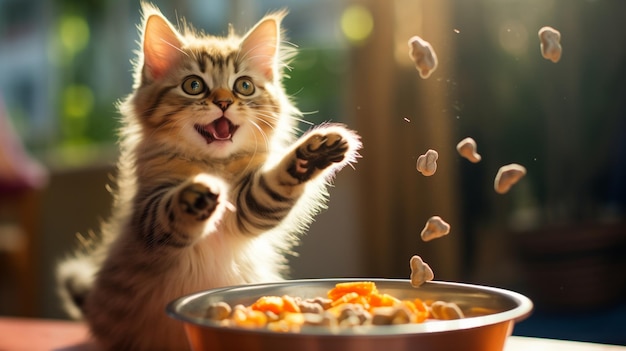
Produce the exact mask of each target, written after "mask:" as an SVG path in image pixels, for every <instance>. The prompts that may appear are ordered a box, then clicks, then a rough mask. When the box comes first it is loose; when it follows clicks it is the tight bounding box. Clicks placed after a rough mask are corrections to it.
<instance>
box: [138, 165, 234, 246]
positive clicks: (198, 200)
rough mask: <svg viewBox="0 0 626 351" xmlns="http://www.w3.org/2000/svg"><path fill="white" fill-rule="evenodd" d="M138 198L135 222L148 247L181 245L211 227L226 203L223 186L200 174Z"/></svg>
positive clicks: (187, 243)
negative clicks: (139, 199)
mask: <svg viewBox="0 0 626 351" xmlns="http://www.w3.org/2000/svg"><path fill="white" fill-rule="evenodd" d="M150 193H151V195H150V196H146V197H145V198H143V201H141V204H140V206H139V208H141V209H142V211H138V214H139V215H137V216H135V218H134V223H135V226H136V227H138V228H137V229H139V232H141V233H142V237H143V240H144V241H145V243H146V245H147V246H149V247H154V246H170V247H178V248H183V247H187V246H190V245H193V244H194V243H195V242H196V241H197V239H198V238H200V237H201V236H202V235H204V234H206V233H208V232H211V231H214V230H215V229H216V226H217V224H218V222H219V221H220V219H221V216H222V215H223V211H224V210H225V207H226V206H227V203H226V201H225V200H224V199H225V198H226V197H225V186H224V185H223V183H222V182H221V181H220V180H218V179H217V178H215V177H211V176H208V175H205V174H200V175H198V176H196V177H194V178H192V179H190V180H188V181H185V182H183V183H182V184H179V185H177V186H171V187H167V186H161V187H157V188H156V189H154V190H153V191H150Z"/></svg>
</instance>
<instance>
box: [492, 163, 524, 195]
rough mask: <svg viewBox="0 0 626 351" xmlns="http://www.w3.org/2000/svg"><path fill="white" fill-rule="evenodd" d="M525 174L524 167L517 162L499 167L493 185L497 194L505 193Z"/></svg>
mask: <svg viewBox="0 0 626 351" xmlns="http://www.w3.org/2000/svg"><path fill="white" fill-rule="evenodd" d="M525 175H526V168H525V167H524V166H522V165H519V164H517V163H511V164H509V165H506V166H502V167H500V169H499V170H498V173H497V174H496V178H495V180H494V182H493V187H494V189H495V190H496V192H497V193H498V194H505V193H507V192H508V191H509V189H511V187H512V186H513V185H514V184H515V183H517V182H518V181H519V180H520V179H522V177H524V176H525Z"/></svg>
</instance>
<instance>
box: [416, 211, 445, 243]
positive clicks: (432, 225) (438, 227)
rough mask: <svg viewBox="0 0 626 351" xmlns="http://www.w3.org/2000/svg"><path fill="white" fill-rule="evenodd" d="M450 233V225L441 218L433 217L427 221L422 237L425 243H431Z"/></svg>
mask: <svg viewBox="0 0 626 351" xmlns="http://www.w3.org/2000/svg"><path fill="white" fill-rule="evenodd" d="M448 233H450V224H448V223H447V222H446V221H444V220H443V219H441V217H439V216H432V217H430V218H429V219H428V220H427V221H426V225H424V229H422V233H421V237H422V240H424V241H431V240H433V239H437V238H440V237H442V236H444V235H447V234H448Z"/></svg>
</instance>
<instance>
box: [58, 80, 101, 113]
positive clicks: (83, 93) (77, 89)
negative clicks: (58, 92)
mask: <svg viewBox="0 0 626 351" xmlns="http://www.w3.org/2000/svg"><path fill="white" fill-rule="evenodd" d="M93 103H94V97H93V92H92V91H91V88H90V87H88V86H86V85H78V84H75V85H69V86H68V87H67V88H65V90H64V91H63V112H64V115H65V116H67V118H69V119H84V118H87V116H88V115H89V114H90V113H91V111H92V110H93Z"/></svg>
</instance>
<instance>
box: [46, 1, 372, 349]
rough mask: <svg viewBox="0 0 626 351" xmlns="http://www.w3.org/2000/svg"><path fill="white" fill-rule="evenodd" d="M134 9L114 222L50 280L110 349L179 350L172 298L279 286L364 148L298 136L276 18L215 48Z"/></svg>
mask: <svg viewBox="0 0 626 351" xmlns="http://www.w3.org/2000/svg"><path fill="white" fill-rule="evenodd" d="M143 11H144V23H143V26H142V30H143V31H142V38H143V41H142V52H141V53H140V54H139V58H138V61H137V70H136V75H135V86H134V92H133V93H132V94H131V95H130V96H129V97H128V98H126V99H125V100H124V101H123V102H122V103H121V104H120V112H121V114H122V116H123V127H122V129H121V133H120V152H121V154H120V159H119V162H118V175H117V182H116V187H115V190H114V192H113V194H114V203H113V210H112V215H111V217H110V218H109V219H108V220H107V221H106V222H105V223H103V225H102V228H101V232H100V234H101V235H100V236H99V239H98V240H96V241H90V242H89V243H88V244H87V246H88V248H87V249H84V250H82V251H80V252H79V253H77V254H76V255H74V256H72V257H71V258H68V259H66V260H64V261H63V262H61V264H60V265H59V269H58V280H59V287H60V293H61V296H62V297H63V298H64V300H65V304H66V305H67V309H68V311H69V312H70V314H71V315H73V316H75V317H80V315H81V313H82V316H83V317H84V318H85V319H86V320H87V322H88V323H89V325H90V328H91V332H92V334H93V336H94V338H95V339H96V340H97V341H98V343H99V344H100V345H101V346H102V348H103V349H106V350H139V351H141V350H180V349H182V348H185V347H186V341H185V338H184V334H183V330H182V326H181V325H180V323H178V322H176V321H173V320H171V319H169V318H168V317H167V316H166V315H165V313H164V308H165V305H166V304H167V303H168V302H169V301H171V300H173V299H175V298H177V297H179V296H182V295H184V294H189V293H191V292H195V291H199V290H203V289H209V288H216V287H221V286H227V285H238V284H246V283H258V282H267V281H275V280H280V279H283V277H284V274H285V273H286V266H285V263H286V261H285V254H286V253H290V252H291V249H292V247H293V245H295V244H296V243H297V241H298V237H299V235H301V234H302V233H303V231H304V230H305V229H306V228H307V226H308V225H309V224H310V223H311V221H312V220H313V218H314V216H315V215H316V214H317V213H318V212H319V211H320V210H322V209H323V208H324V206H325V200H326V197H327V190H326V187H327V185H328V183H329V182H330V181H331V180H332V177H333V176H334V174H335V173H336V172H337V171H339V170H340V169H341V168H343V167H344V166H346V165H348V164H350V163H353V162H356V158H357V157H358V154H357V151H358V149H359V148H360V147H361V144H360V141H359V138H358V136H357V135H356V134H355V133H354V132H352V131H350V130H348V129H346V128H345V127H344V126H343V125H337V124H324V125H321V126H318V127H315V128H312V129H311V130H310V131H308V132H307V133H305V134H304V135H302V136H301V137H300V138H296V131H295V124H296V122H297V121H298V120H299V118H300V114H299V112H298V110H297V109H296V108H295V107H294V106H293V105H292V103H291V102H290V101H289V99H288V98H287V97H286V95H285V92H284V89H283V87H282V85H281V78H282V69H283V68H284V65H286V63H287V62H286V61H288V59H289V58H290V53H288V52H287V51H285V49H284V48H281V45H280V43H281V40H282V39H281V36H282V33H281V31H280V21H281V19H282V17H283V16H284V13H275V14H270V15H268V16H267V17H265V18H264V19H262V20H261V21H260V22H259V23H258V24H257V26H255V27H254V28H252V29H251V30H250V31H249V32H248V33H247V34H246V35H244V36H243V37H238V36H236V35H234V34H232V33H231V34H229V36H227V37H223V38H220V37H213V36H209V35H203V34H199V33H196V32H194V31H193V29H191V28H190V27H186V28H184V29H183V30H182V31H181V32H180V33H179V32H178V31H177V30H176V29H174V27H173V26H172V25H171V24H170V23H169V22H167V20H165V18H164V17H163V16H162V15H161V14H160V13H159V12H158V10H157V9H156V8H154V7H152V6H150V5H147V4H144V5H143ZM189 77H191V80H189ZM203 84H204V85H203ZM203 86H204V89H201V88H202V87H203ZM190 92H191V93H192V94H190ZM226 120H227V121H228V122H226ZM220 121H221V122H220ZM72 302H79V303H80V302H84V304H83V305H82V306H80V307H82V308H81V309H78V308H77V307H76V306H75V305H74V304H72Z"/></svg>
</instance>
